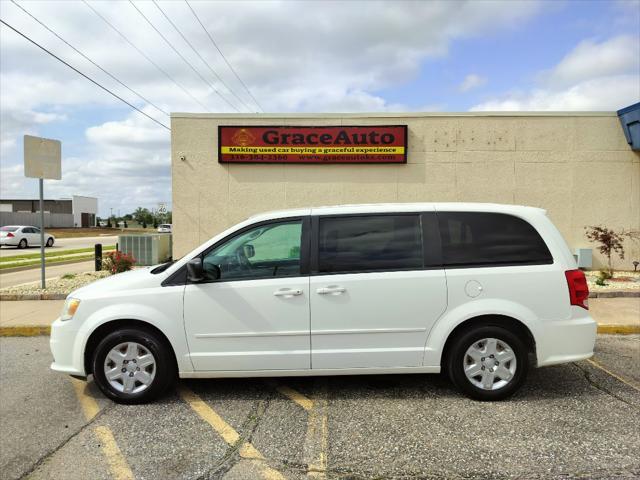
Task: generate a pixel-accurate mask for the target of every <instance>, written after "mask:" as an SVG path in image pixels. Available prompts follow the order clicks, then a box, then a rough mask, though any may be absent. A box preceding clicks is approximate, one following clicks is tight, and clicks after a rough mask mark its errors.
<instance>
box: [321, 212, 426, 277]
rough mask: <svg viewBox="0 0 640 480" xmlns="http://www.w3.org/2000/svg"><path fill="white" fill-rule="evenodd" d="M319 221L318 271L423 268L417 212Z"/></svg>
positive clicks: (328, 218) (327, 218)
mask: <svg viewBox="0 0 640 480" xmlns="http://www.w3.org/2000/svg"><path fill="white" fill-rule="evenodd" d="M319 224H320V232H319V234H320V237H319V242H318V250H319V251H318V270H319V271H320V272H321V273H330V272H358V271H360V272H362V271H365V272H366V271H373V270H403V269H411V268H422V264H423V262H422V234H421V229H420V217H419V216H418V215H371V216H357V217H325V218H320V220H319Z"/></svg>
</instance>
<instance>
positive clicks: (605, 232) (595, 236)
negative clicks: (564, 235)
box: [584, 225, 640, 278]
mask: <svg viewBox="0 0 640 480" xmlns="http://www.w3.org/2000/svg"><path fill="white" fill-rule="evenodd" d="M584 228H585V230H586V232H585V235H586V237H587V238H588V239H589V240H590V241H591V242H594V243H598V244H599V245H598V250H599V251H600V253H601V254H603V255H604V256H605V257H607V266H608V270H609V274H610V275H611V276H613V261H612V259H611V257H612V255H613V254H614V253H615V254H618V256H619V257H620V260H624V245H623V243H624V240H625V238H628V239H630V240H633V241H634V242H639V241H640V231H638V230H621V231H618V232H616V231H614V230H613V229H611V228H607V227H602V226H599V225H598V226H589V227H584ZM609 278H611V277H609Z"/></svg>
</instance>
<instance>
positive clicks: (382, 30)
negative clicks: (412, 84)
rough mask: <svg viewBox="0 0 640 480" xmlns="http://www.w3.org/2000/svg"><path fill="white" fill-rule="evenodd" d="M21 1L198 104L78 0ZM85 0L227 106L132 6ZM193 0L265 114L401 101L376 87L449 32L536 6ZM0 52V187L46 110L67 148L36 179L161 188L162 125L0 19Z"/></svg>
mask: <svg viewBox="0 0 640 480" xmlns="http://www.w3.org/2000/svg"><path fill="white" fill-rule="evenodd" d="M20 4H21V5H22V6H23V7H24V8H26V9H27V10H29V11H30V12H31V13H33V14H34V15H35V16H37V17H38V18H39V19H41V20H42V21H44V22H45V23H46V24H47V25H48V26H49V27H50V28H52V29H53V30H55V31H56V32H58V33H59V34H60V35H62V36H63V37H64V38H65V39H66V40H68V41H69V42H70V43H71V44H73V45H75V46H76V47H78V48H80V49H81V50H82V51H83V52H84V53H85V54H86V55H88V56H89V57H91V58H92V59H94V60H95V61H97V62H98V63H99V64H100V65H102V66H103V67H104V68H105V69H107V70H108V71H110V72H111V73H113V74H114V75H116V76H117V77H118V78H120V79H121V80H122V81H124V82H125V83H127V84H128V85H129V86H130V87H131V88H133V89H135V90H136V91H138V92H140V93H141V94H142V95H143V96H145V97H147V98H148V99H150V100H151V101H152V102H154V103H156V104H157V105H158V106H160V107H161V108H163V109H165V110H167V111H183V112H184V111H187V112H189V111H197V112H198V111H202V108H201V107H200V106H198V104H197V103H195V102H194V101H193V100H192V99H191V98H190V97H189V96H188V95H186V94H185V93H184V92H183V91H182V90H181V89H180V88H179V87H177V86H176V85H175V84H174V83H172V82H171V81H170V80H169V79H167V78H166V76H165V75H164V74H163V73H161V72H159V71H158V70H156V69H155V68H154V67H153V66H152V65H150V64H149V63H148V62H147V60H145V59H144V58H143V57H142V56H141V55H140V54H138V53H137V52H136V51H135V50H134V49H133V48H132V47H131V46H130V45H128V44H127V43H126V42H125V41H123V40H122V39H121V38H120V37H119V36H118V35H117V34H116V33H115V32H114V31H113V30H111V29H110V27H108V26H107V25H106V24H105V23H104V22H103V21H102V20H100V19H99V18H98V17H97V16H96V15H95V14H94V13H93V12H91V10H90V9H89V8H87V6H86V5H84V4H83V3H81V2H62V1H60V2H54V1H39V2H35V1H34V2H20ZM91 5H92V6H93V7H94V8H95V9H96V10H98V11H99V12H100V13H101V14H102V15H104V16H105V17H106V18H107V19H108V20H109V21H110V22H112V23H113V24H114V25H115V26H116V27H117V28H118V29H119V30H120V31H122V32H123V33H124V34H125V35H126V36H127V37H128V38H129V39H130V40H131V41H132V42H133V43H134V44H136V45H137V46H138V47H139V48H140V49H141V50H142V51H143V52H145V54H146V55H148V56H149V57H150V58H151V59H152V60H153V61H154V62H156V63H157V64H158V65H160V66H161V67H162V69H163V70H164V71H166V72H167V73H168V74H169V75H170V76H171V77H172V78H174V79H175V81H176V82H178V83H179V84H180V85H182V86H183V87H184V88H186V89H187V90H188V91H189V92H190V93H191V94H192V95H193V96H195V97H196V98H197V99H198V101H199V102H201V103H203V104H205V105H206V106H207V107H208V109H209V110H210V111H214V112H228V111H232V110H231V109H230V108H229V107H228V106H227V105H226V104H225V103H224V102H223V101H222V100H220V98H219V97H218V96H217V95H216V94H215V92H213V91H212V89H211V88H210V87H209V86H208V85H206V84H205V83H203V82H202V81H201V80H200V79H199V78H198V76H197V75H196V74H194V72H193V71H192V70H191V69H190V68H189V67H188V66H186V65H185V64H184V63H183V61H182V60H181V59H180V58H179V57H178V56H177V55H176V54H175V53H174V52H173V51H172V50H171V49H170V48H169V47H168V46H167V45H166V44H165V43H164V42H163V40H162V39H161V38H160V37H159V36H158V35H157V34H156V33H155V32H154V31H153V30H152V29H151V27H149V25H147V24H146V22H145V20H144V19H143V18H142V17H141V16H140V15H139V14H138V13H137V12H136V11H135V9H134V8H133V7H132V6H131V5H130V4H128V3H127V2H104V1H95V2H94V1H92V2H91ZM136 5H137V6H138V8H140V10H142V11H143V12H144V13H145V15H147V16H148V18H149V19H150V20H151V21H152V22H153V23H154V24H155V25H156V26H157V27H158V29H160V30H161V31H162V32H163V34H164V35H165V36H166V37H167V38H168V39H169V40H170V41H171V42H172V43H173V44H174V45H175V46H176V47H177V48H178V49H179V50H180V52H181V53H182V54H183V55H184V56H185V57H186V58H187V59H188V61H189V62H190V63H191V64H192V65H194V66H195V67H196V68H197V69H198V70H199V71H200V72H201V73H202V75H203V76H205V77H206V78H208V79H209V81H211V82H213V83H214V84H215V86H216V88H218V89H219V90H220V91H221V92H222V93H223V95H225V96H226V97H227V98H228V99H229V100H230V101H232V102H236V100H235V99H234V98H233V97H232V96H230V95H229V93H228V92H227V91H226V88H225V87H224V86H223V85H222V84H221V83H220V82H218V81H217V80H215V79H214V78H213V76H212V75H211V74H210V72H209V70H208V69H207V67H206V66H205V65H204V64H203V63H202V62H201V60H200V59H199V58H198V57H197V56H196V55H195V54H194V53H193V51H191V50H190V49H189V47H188V46H187V45H186V44H185V43H184V41H183V40H182V38H181V37H180V35H179V34H178V33H176V31H175V30H173V27H172V26H171V25H170V24H169V23H168V22H167V21H166V19H165V18H164V17H163V16H162V14H161V13H160V12H159V11H158V10H157V8H156V7H155V5H154V4H153V3H151V2H136ZM160 6H161V7H162V8H163V9H164V10H165V12H166V13H167V15H169V16H170V17H171V18H172V20H173V21H174V22H175V23H176V25H178V27H179V28H180V29H181V31H182V33H183V34H184V35H185V36H186V37H187V38H188V39H189V40H190V41H191V42H192V43H193V44H194V45H195V46H196V47H197V48H198V49H199V51H200V52H201V54H202V55H203V56H204V57H205V58H206V60H207V62H209V64H210V65H211V66H212V67H213V68H214V69H215V70H216V71H217V72H218V73H219V74H220V76H221V77H222V78H223V79H224V80H225V82H226V83H227V84H228V85H229V86H230V87H231V88H233V89H234V90H235V92H236V94H237V95H239V96H240V97H242V98H243V99H244V101H245V102H246V103H250V102H251V101H250V99H249V97H248V95H247V94H246V92H244V90H243V89H242V87H241V86H240V85H239V83H238V81H237V80H236V79H235V77H234V76H233V74H232V73H231V72H230V71H229V70H228V68H227V67H226V65H225V63H224V61H223V60H222V58H221V57H220V56H219V55H218V54H217V52H216V51H215V49H213V48H212V46H211V44H210V43H209V40H208V38H207V36H206V35H205V33H204V32H203V31H202V29H201V27H200V25H199V24H198V23H197V21H196V20H195V19H194V17H193V15H192V14H191V12H190V10H189V9H188V7H187V6H186V5H185V4H184V2H160ZM192 6H193V7H194V9H195V10H196V11H197V13H198V15H199V16H200V18H201V19H202V21H203V23H204V24H205V25H207V27H208V29H209V31H210V32H212V34H213V35H214V36H215V38H216V40H217V42H218V45H219V46H220V48H221V49H222V50H223V52H224V53H225V55H226V56H227V58H228V60H229V61H230V62H231V63H232V64H233V66H234V68H235V70H236V71H237V72H238V73H239V74H240V76H241V77H242V79H243V80H244V82H245V83H246V84H247V85H249V87H250V88H251V91H252V92H253V94H254V96H255V97H256V98H258V99H259V101H260V103H261V104H262V106H263V107H264V109H265V110H266V111H271V112H278V111H287V112H292V111H318V112H326V111H337V112H340V111H385V110H406V109H407V106H406V105H400V104H393V103H389V102H387V101H386V100H385V99H384V98H383V97H382V96H380V95H378V94H376V93H375V92H377V91H379V90H381V89H385V88H390V87H393V86H395V85H398V84H402V83H406V82H408V81H411V80H412V79H413V78H414V77H415V76H416V75H417V74H418V73H419V71H420V67H421V64H422V63H423V62H424V61H425V59H428V58H435V57H441V56H444V55H446V54H447V51H448V48H449V45H450V44H451V42H452V41H455V40H456V39H460V38H469V37H474V36H479V35H483V34H485V33H487V32H491V33H493V32H495V31H496V30H497V29H516V28H518V26H519V25H520V24H521V23H522V22H524V21H526V20H527V19H529V18H531V17H532V16H533V15H535V14H536V13H537V12H538V10H539V3H538V2H510V3H504V2H502V1H485V2H476V1H460V2H452V1H441V2H413V1H408V2H400V1H397V2H378V1H371V2H366V3H365V2H343V1H305V2H276V1H272V2H265V1H245V2H236V1H227V2H192ZM0 9H1V10H2V12H1V13H2V18H3V19H4V20H5V21H7V22H8V23H9V24H11V25H13V26H15V27H16V28H18V29H19V30H21V31H23V32H25V33H26V34H28V35H29V36H30V37H32V38H33V39H34V40H35V41H36V42H39V43H41V44H42V45H44V46H46V47H47V48H49V49H50V50H52V51H53V52H54V53H55V54H57V55H59V56H61V57H62V58H63V59H65V60H67V61H68V62H70V63H71V64H73V65H74V66H76V67H77V68H79V69H80V70H81V71H83V72H84V73H86V74H87V75H89V76H91V77H92V78H94V79H96V80H97V81H98V82H100V83H102V84H104V85H105V86H107V87H108V88H110V89H112V90H113V91H114V92H116V93H117V94H118V95H121V96H123V97H124V98H126V99H127V100H128V101H130V102H131V103H133V104H134V105H136V106H137V107H139V108H144V110H145V112H148V113H149V114H151V115H153V116H154V117H156V118H158V119H159V120H161V121H163V122H165V123H168V119H167V118H166V117H164V116H163V115H162V114H160V113H159V112H157V111H156V110H155V109H153V108H150V107H149V106H148V105H145V102H144V101H142V100H140V99H139V98H137V97H136V96H135V95H133V94H132V93H131V92H130V91H128V90H126V89H125V88H124V87H122V86H121V85H118V84H117V83H116V82H114V81H113V80H112V79H110V78H109V77H108V76H106V75H105V74H104V73H103V72H101V71H100V70H99V69H97V68H96V67H94V66H93V65H91V64H90V63H88V62H87V61H86V60H84V59H83V58H82V57H80V56H79V55H77V54H76V53H74V52H73V51H72V50H70V49H69V48H68V47H67V46H66V45H64V44H63V43H61V42H60V41H59V40H57V39H56V38H55V37H54V36H52V35H51V34H50V33H49V32H47V31H46V30H44V29H43V28H42V27H41V26H40V25H38V24H37V23H35V22H34V21H33V20H32V19H30V18H29V17H28V16H27V15H25V14H24V12H22V11H21V10H20V9H19V8H18V7H16V6H15V5H14V4H12V3H10V2H0ZM0 58H1V60H0V61H1V69H0V104H1V106H2V125H0V130H1V145H2V156H1V159H0V162H1V166H0V168H1V170H0V174H1V175H0V176H1V177H2V179H1V183H0V186H1V188H2V195H12V196H13V195H20V196H23V195H29V194H33V193H29V192H33V189H32V188H31V187H30V185H31V184H30V183H25V180H24V179H20V178H19V176H20V175H21V173H19V171H18V167H19V169H21V168H22V167H21V164H22V159H21V158H18V152H19V149H18V148H17V147H16V145H18V142H19V141H21V136H22V135H23V134H24V133H31V134H35V135H38V134H40V132H41V130H42V126H43V125H44V123H45V122H49V124H51V123H56V124H57V125H58V126H59V127H60V130H59V131H62V132H68V135H69V139H68V140H69V141H71V142H74V143H76V144H77V145H75V147H76V148H75V150H74V151H76V152H78V153H77V156H76V157H65V158H64V163H63V175H64V177H63V178H64V180H62V181H61V182H47V185H48V186H47V188H48V192H49V194H51V195H54V194H59V195H61V196H69V195H71V194H74V193H76V194H86V195H95V196H98V197H99V198H100V199H101V203H100V205H101V210H102V213H104V212H105V211H106V212H108V209H107V207H109V206H113V207H114V208H115V207H116V206H117V205H121V207H120V208H123V209H124V208H128V207H125V205H129V206H130V207H135V206H138V205H140V204H146V203H145V202H155V201H156V200H158V199H160V200H163V201H167V200H168V199H169V198H168V197H169V196H170V184H169V183H170V182H169V170H170V167H169V164H170V163H169V147H170V143H169V135H168V133H167V132H165V131H163V129H161V128H160V127H157V126H156V125H155V124H153V123H151V122H150V121H149V120H147V119H145V118H144V117H141V116H140V115H139V114H136V113H132V114H130V115H127V116H126V117H125V118H123V115H122V113H121V112H122V108H123V105H122V104H121V103H120V102H119V101H118V100H116V99H115V98H113V97H111V96H110V95H108V94H107V93H105V92H104V91H102V90H100V89H99V88H98V87H96V86H95V85H93V84H91V83H90V82H88V81H87V80H85V79H83V78H81V77H80V76H79V75H77V74H76V73H75V72H73V71H71V70H69V69H68V68H67V67H65V66H63V65H62V64H60V63H59V62H57V61H56V60H54V59H52V58H51V57H49V56H47V55H46V54H45V53H44V52H42V51H41V50H39V49H38V48H37V47H35V46H33V45H32V44H30V43H28V42H27V41H26V40H25V39H24V38H22V37H20V36H18V35H17V34H15V33H14V32H12V31H11V30H10V29H8V28H5V27H2V28H0ZM236 103H237V102H236ZM91 109H95V111H96V118H100V119H104V118H107V119H109V120H110V121H104V120H100V121H96V122H95V123H96V124H97V125H94V126H92V127H90V128H88V129H87V130H86V132H84V136H82V134H81V132H72V131H71V129H72V128H77V125H78V120H77V118H76V115H78V112H83V115H86V112H87V111H91ZM110 112H115V113H110ZM83 122H84V121H83ZM83 122H82V123H83ZM67 125H69V126H68V127H67ZM64 142H65V139H63V155H64ZM20 171H21V170H20ZM104 209H106V210H104Z"/></svg>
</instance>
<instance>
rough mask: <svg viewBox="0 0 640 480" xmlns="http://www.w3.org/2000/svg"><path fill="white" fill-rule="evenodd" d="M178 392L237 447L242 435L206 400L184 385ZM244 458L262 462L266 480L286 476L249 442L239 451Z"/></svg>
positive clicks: (224, 437) (282, 479)
mask: <svg viewBox="0 0 640 480" xmlns="http://www.w3.org/2000/svg"><path fill="white" fill-rule="evenodd" d="M178 392H179V393H180V396H181V397H182V399H183V400H184V401H185V402H187V404H189V406H190V407H191V408H192V409H193V410H194V411H195V412H196V413H197V414H198V415H199V416H200V418H202V419H203V420H204V421H205V422H207V423H208V424H209V425H211V426H212V427H213V429H214V430H215V431H216V432H218V434H219V435H220V436H221V437H222V439H223V440H224V441H225V442H227V443H228V444H229V445H232V446H233V445H236V444H237V443H238V441H239V440H240V435H239V434H238V432H236V431H235V429H234V428H233V427H232V426H231V425H229V424H228V423H227V422H225V421H224V419H223V418H222V417H221V416H220V415H218V414H217V413H216V411H215V410H214V409H213V408H211V407H210V406H209V405H208V404H207V403H206V402H205V401H204V400H202V399H201V398H200V397H199V396H198V395H196V394H195V393H194V392H192V391H191V390H190V389H188V388H187V387H185V386H184V385H180V387H179V388H178ZM238 453H239V454H240V456H241V457H242V458H246V459H248V460H253V461H258V462H260V464H259V467H260V469H261V473H262V476H263V478H265V480H284V478H285V477H284V476H283V475H282V474H281V473H280V472H279V471H277V470H275V469H273V468H271V467H269V466H268V465H267V464H266V463H265V461H264V460H265V459H264V457H263V456H262V454H261V453H260V452H259V451H258V450H256V448H255V447H254V446H253V445H251V443H249V442H244V443H243V444H242V445H241V446H240V448H239V449H238Z"/></svg>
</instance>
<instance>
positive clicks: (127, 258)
mask: <svg viewBox="0 0 640 480" xmlns="http://www.w3.org/2000/svg"><path fill="white" fill-rule="evenodd" d="M135 263H136V260H135V258H133V257H132V256H131V255H127V254H126V253H122V252H121V251H119V250H116V251H114V252H107V258H105V259H104V261H103V262H102V269H103V270H108V271H109V272H111V273H112V274H114V273H122V272H127V271H129V270H131V268H132V267H133V265H134V264H135Z"/></svg>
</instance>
